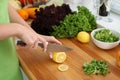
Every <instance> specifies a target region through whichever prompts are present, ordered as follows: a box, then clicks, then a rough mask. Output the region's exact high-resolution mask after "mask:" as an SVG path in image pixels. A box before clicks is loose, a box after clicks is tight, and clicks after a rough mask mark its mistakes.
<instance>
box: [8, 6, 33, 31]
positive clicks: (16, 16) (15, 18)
mask: <svg viewBox="0 0 120 80" xmlns="http://www.w3.org/2000/svg"><path fill="white" fill-rule="evenodd" d="M8 11H9V17H10V21H11V22H12V23H18V24H21V25H23V26H25V27H27V28H29V29H30V30H32V31H33V29H32V28H31V27H30V26H29V25H28V24H27V23H26V21H24V20H23V19H22V18H21V16H20V15H19V14H18V13H17V11H16V10H15V9H14V8H13V7H12V6H11V5H10V4H9V5H8Z"/></svg>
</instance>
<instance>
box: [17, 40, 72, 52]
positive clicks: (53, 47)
mask: <svg viewBox="0 0 120 80" xmlns="http://www.w3.org/2000/svg"><path fill="white" fill-rule="evenodd" d="M17 45H21V46H25V45H26V43H24V42H23V41H17ZM38 45H39V46H40V47H41V48H43V47H44V46H43V44H42V43H38ZM71 50H72V48H70V47H67V46H64V45H59V44H55V43H48V45H47V52H66V51H71Z"/></svg>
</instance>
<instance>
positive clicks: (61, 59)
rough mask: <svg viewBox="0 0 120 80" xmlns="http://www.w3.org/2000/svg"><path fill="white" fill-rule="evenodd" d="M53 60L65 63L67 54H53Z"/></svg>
mask: <svg viewBox="0 0 120 80" xmlns="http://www.w3.org/2000/svg"><path fill="white" fill-rule="evenodd" d="M52 59H53V61H55V62H57V63H63V62H64V61H65V60H66V53H65V52H53V53H52Z"/></svg>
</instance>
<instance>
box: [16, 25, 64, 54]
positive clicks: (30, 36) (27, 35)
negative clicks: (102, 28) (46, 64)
mask: <svg viewBox="0 0 120 80" xmlns="http://www.w3.org/2000/svg"><path fill="white" fill-rule="evenodd" d="M18 28H20V29H18V32H19V33H18V37H19V38H20V39H22V41H24V42H25V43H26V44H27V46H26V47H28V48H35V49H36V48H37V46H38V43H40V42H42V43H43V45H44V49H43V51H44V52H45V51H46V50H47V42H52V43H57V44H60V45H61V44H62V43H61V42H60V41H58V40H57V39H56V38H55V37H53V36H45V35H40V34H37V33H36V32H34V31H32V30H30V29H29V28H27V27H24V26H22V25H19V27H18Z"/></svg>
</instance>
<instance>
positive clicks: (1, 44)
mask: <svg viewBox="0 0 120 80" xmlns="http://www.w3.org/2000/svg"><path fill="white" fill-rule="evenodd" d="M3 23H5V24H7V23H9V15H8V0H0V24H3ZM3 35H4V34H3ZM0 80H23V78H22V75H21V72H20V69H19V61H18V57H17V54H16V49H15V46H14V42H13V39H12V38H7V39H5V40H0Z"/></svg>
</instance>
